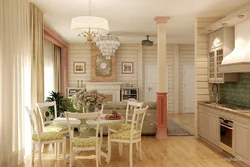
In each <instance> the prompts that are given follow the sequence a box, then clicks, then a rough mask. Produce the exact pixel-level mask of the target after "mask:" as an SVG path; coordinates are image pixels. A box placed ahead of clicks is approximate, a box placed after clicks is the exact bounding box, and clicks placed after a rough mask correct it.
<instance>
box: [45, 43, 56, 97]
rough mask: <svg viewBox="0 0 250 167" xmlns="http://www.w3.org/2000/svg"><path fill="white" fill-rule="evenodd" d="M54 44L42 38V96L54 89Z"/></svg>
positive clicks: (46, 95)
mask: <svg viewBox="0 0 250 167" xmlns="http://www.w3.org/2000/svg"><path fill="white" fill-rule="evenodd" d="M54 61H55V60H54V44H53V43H51V42H50V41H48V40H46V39H45V40H44V98H45V100H46V97H48V96H49V92H51V91H55V79H54V78H55V76H54V74H55V72H54V71H55V67H54Z"/></svg>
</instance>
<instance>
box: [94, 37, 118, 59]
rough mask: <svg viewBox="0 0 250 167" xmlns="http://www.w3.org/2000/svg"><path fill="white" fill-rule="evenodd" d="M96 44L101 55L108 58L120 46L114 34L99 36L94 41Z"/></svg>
mask: <svg viewBox="0 0 250 167" xmlns="http://www.w3.org/2000/svg"><path fill="white" fill-rule="evenodd" d="M96 45H97V46H98V48H99V49H100V51H101V53H102V55H103V56H106V59H110V56H114V55H115V51H116V50H117V49H118V47H119V46H120V41H119V39H118V38H117V37H115V36H111V35H107V36H100V37H99V38H98V39H97V41H96Z"/></svg>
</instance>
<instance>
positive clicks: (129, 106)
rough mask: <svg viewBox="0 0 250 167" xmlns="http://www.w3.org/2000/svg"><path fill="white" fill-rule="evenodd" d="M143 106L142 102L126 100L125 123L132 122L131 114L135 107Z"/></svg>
mask: <svg viewBox="0 0 250 167" xmlns="http://www.w3.org/2000/svg"><path fill="white" fill-rule="evenodd" d="M142 106H143V102H137V101H129V100H128V101H127V108H126V118H125V123H131V122H132V115H133V112H134V110H135V109H141V108H142Z"/></svg>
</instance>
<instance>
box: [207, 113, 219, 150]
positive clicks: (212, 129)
mask: <svg viewBox="0 0 250 167" xmlns="http://www.w3.org/2000/svg"><path fill="white" fill-rule="evenodd" d="M208 117H209V123H208V125H209V128H208V140H209V141H211V142H212V143H214V144H215V145H218V144H219V118H218V116H214V115H210V114H209V116H208Z"/></svg>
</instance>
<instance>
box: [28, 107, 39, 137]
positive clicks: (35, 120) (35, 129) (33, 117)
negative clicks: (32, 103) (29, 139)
mask: <svg viewBox="0 0 250 167" xmlns="http://www.w3.org/2000/svg"><path fill="white" fill-rule="evenodd" d="M25 110H26V111H27V113H28V114H29V119H30V123H31V127H32V133H33V134H36V135H37V137H38V141H39V142H40V136H41V133H43V128H42V127H40V125H41V121H42V120H41V117H40V114H37V111H36V110H30V109H29V108H28V107H25Z"/></svg>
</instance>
